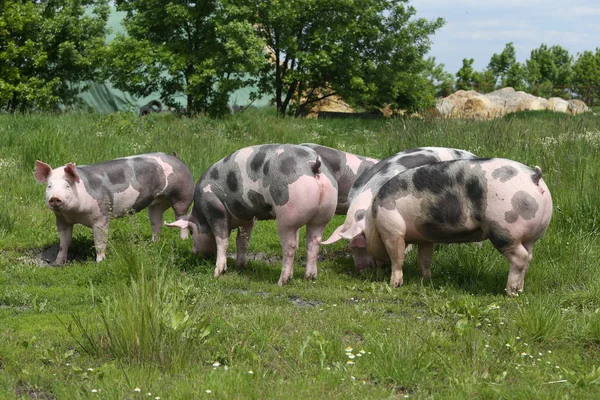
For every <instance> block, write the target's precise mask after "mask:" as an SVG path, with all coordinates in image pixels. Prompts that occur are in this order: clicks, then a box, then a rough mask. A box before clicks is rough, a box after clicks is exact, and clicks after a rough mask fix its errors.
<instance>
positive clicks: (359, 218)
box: [354, 210, 366, 221]
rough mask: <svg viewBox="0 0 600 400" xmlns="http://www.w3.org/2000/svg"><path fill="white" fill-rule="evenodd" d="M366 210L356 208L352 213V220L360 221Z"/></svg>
mask: <svg viewBox="0 0 600 400" xmlns="http://www.w3.org/2000/svg"><path fill="white" fill-rule="evenodd" d="M365 214H366V211H365V210H358V211H357V212H356V214H354V220H355V221H360V220H362V219H363V218H364V217H365Z"/></svg>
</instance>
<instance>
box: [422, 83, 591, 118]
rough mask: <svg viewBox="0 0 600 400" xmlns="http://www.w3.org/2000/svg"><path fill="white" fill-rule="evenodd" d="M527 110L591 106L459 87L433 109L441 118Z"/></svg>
mask: <svg viewBox="0 0 600 400" xmlns="http://www.w3.org/2000/svg"><path fill="white" fill-rule="evenodd" d="M528 110H550V111H555V112H563V113H568V114H572V115H577V114H581V113H583V112H586V111H589V110H590V109H589V108H588V107H587V106H586V105H585V103H584V102H583V101H581V100H564V99H561V98H560V97H552V98H550V99H545V98H543V97H537V96H534V95H531V94H529V93H525V92H521V91H515V89H513V88H511V87H506V88H502V89H499V90H496V91H494V92H491V93H487V94H481V93H478V92H476V91H474V90H459V91H457V92H455V93H453V94H451V95H450V96H448V97H444V98H442V99H439V100H438V101H437V103H436V105H435V107H434V108H433V109H432V112H433V114H434V115H436V116H439V117H442V118H470V119H492V118H496V117H501V116H503V115H506V114H508V113H512V112H517V111H528Z"/></svg>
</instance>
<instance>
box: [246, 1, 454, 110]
mask: <svg viewBox="0 0 600 400" xmlns="http://www.w3.org/2000/svg"><path fill="white" fill-rule="evenodd" d="M243 1H244V0H240V2H243ZM250 3H251V6H250V7H249V8H248V14H247V15H248V19H249V20H252V21H253V22H254V23H255V24H256V26H257V27H259V28H258V29H257V33H258V35H259V36H260V37H261V38H262V39H263V40H264V41H265V43H266V45H267V48H268V51H269V53H270V54H271V56H272V64H270V65H269V68H266V69H263V70H262V71H261V74H260V78H261V90H262V91H263V92H272V93H274V94H275V103H276V106H277V110H278V112H279V114H280V115H285V114H286V112H287V110H288V107H289V106H290V104H291V103H292V102H293V101H295V103H296V106H297V110H298V111H297V112H298V113H302V111H303V110H304V109H305V108H306V107H308V106H309V105H310V104H311V103H313V102H315V101H317V100H319V99H322V98H326V97H329V96H332V95H334V94H339V95H340V96H342V97H343V98H344V100H346V101H348V102H349V103H351V104H354V105H357V106H361V107H364V108H367V109H374V108H379V107H381V106H383V105H384V104H388V105H391V106H392V107H401V106H406V104H405V102H406V100H407V99H409V98H410V97H411V96H410V94H411V93H412V92H413V91H415V90H418V89H417V88H414V87H412V85H410V83H411V80H415V79H416V78H417V77H419V75H420V74H421V73H422V72H423V70H424V68H425V64H424V62H423V56H424V54H425V53H426V52H427V51H428V50H429V47H430V40H429V36H430V35H432V34H433V33H434V32H435V31H436V30H437V29H438V28H440V27H441V26H442V25H443V23H444V22H443V20H442V19H441V18H439V19H437V20H435V21H427V20H425V19H415V18H413V17H414V15H415V13H416V10H415V9H414V8H413V7H410V6H407V5H406V3H408V0H400V1H394V0H356V1H351V0H302V1H282V0H276V1H272V0H252V1H250ZM409 103H410V100H409ZM410 105H411V104H409V106H410Z"/></svg>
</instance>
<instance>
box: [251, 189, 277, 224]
mask: <svg viewBox="0 0 600 400" xmlns="http://www.w3.org/2000/svg"><path fill="white" fill-rule="evenodd" d="M248 198H249V199H250V202H251V203H252V209H253V210H254V218H256V219H261V220H262V219H272V218H273V215H271V211H272V210H273V207H272V206H271V205H270V204H267V202H266V201H265V198H264V196H263V195H262V194H260V193H258V192H255V191H254V190H249V191H248Z"/></svg>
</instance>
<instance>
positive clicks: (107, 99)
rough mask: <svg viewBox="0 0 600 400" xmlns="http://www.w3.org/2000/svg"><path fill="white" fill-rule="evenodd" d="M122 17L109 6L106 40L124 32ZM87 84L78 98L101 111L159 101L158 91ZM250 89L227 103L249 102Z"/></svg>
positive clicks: (265, 102) (136, 108) (182, 99)
mask: <svg viewBox="0 0 600 400" xmlns="http://www.w3.org/2000/svg"><path fill="white" fill-rule="evenodd" d="M124 18H125V13H124V12H121V11H117V10H116V8H115V7H113V6H111V14H110V16H109V18H108V22H107V26H108V27H109V28H110V30H111V32H110V34H109V35H108V36H107V42H110V41H112V40H113V39H114V38H115V36H116V35H117V34H118V33H122V34H126V32H125V28H123V26H122V25H121V22H122V21H123V19H124ZM87 84H89V86H90V88H89V90H87V91H85V92H83V93H81V95H80V98H81V99H82V100H83V102H84V104H85V106H87V107H89V108H92V109H94V110H95V111H97V112H101V113H110V112H117V111H132V112H135V113H137V112H138V111H139V108H140V107H142V106H144V105H146V104H148V102H150V101H151V100H159V101H160V93H158V92H156V93H153V94H151V95H150V96H147V97H143V98H138V97H135V96H132V95H130V94H128V93H125V92H122V91H120V90H119V89H117V88H115V87H113V86H112V85H111V84H110V83H98V82H88V83H87ZM252 91H253V88H252V87H247V88H242V89H239V90H236V91H235V92H233V93H232V94H231V96H230V97H229V104H230V105H237V106H246V105H248V104H250V101H251V100H250V93H251V92H252ZM178 100H179V103H180V104H181V106H182V107H185V106H186V104H187V101H186V98H185V96H183V95H182V96H181V97H180V98H178ZM270 101H271V96H264V97H262V98H261V99H258V100H256V101H254V102H253V103H252V105H253V106H255V107H265V106H268V105H269V104H270Z"/></svg>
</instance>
